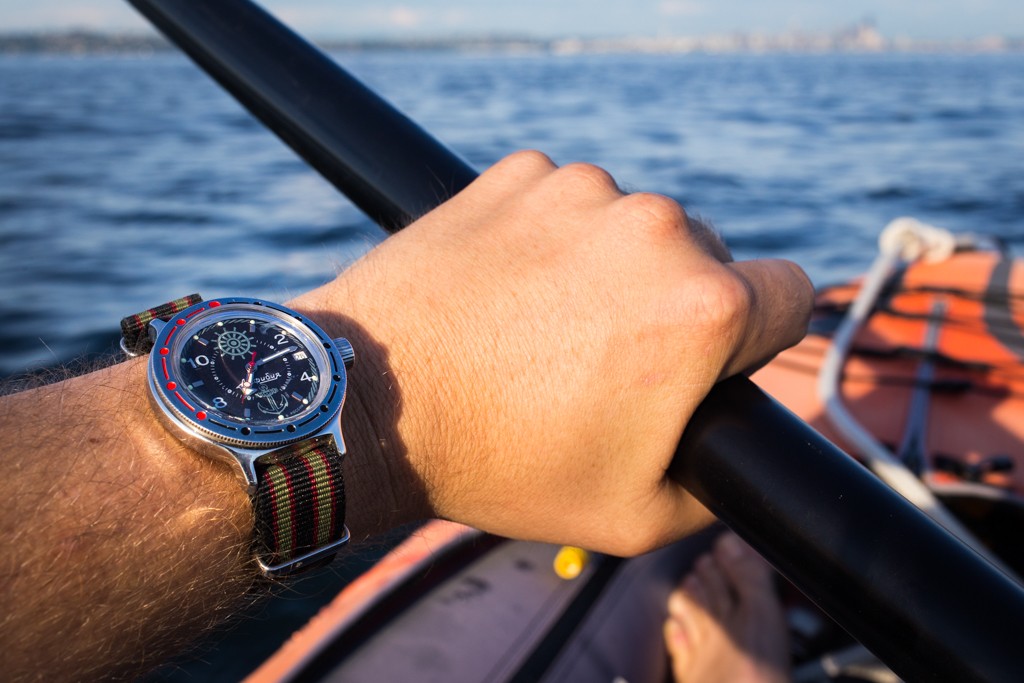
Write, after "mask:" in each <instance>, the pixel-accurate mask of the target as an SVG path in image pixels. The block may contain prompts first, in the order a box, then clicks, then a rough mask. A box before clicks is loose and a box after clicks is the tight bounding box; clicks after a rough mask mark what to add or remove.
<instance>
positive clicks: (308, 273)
mask: <svg viewBox="0 0 1024 683" xmlns="http://www.w3.org/2000/svg"><path fill="white" fill-rule="evenodd" d="M338 58H339V60H340V61H342V62H343V63H344V64H345V65H346V66H347V67H349V68H350V69H351V70H352V71H353V72H355V73H356V74H357V75H359V76H361V77H363V78H364V79H365V80H366V81H367V82H369V83H370V84H371V85H372V86H373V87H374V88H376V89H377V90H378V91H379V92H381V93H382V94H384V95H385V96H386V97H388V98H389V99H391V100H392V101H393V102H395V103H396V104H397V105H398V106H399V107H400V108H402V109H403V110H405V111H406V112H407V113H408V114H409V115H411V116H412V117H413V118H414V119H416V120H418V121H419V122H420V123H421V124H422V125H424V126H425V127H426V128H427V129H428V130H430V131H432V132H433V133H434V134H435V135H437V136H438V137H440V138H441V139H442V140H444V141H445V142H447V143H448V144H449V145H451V146H452V147H453V148H455V149H456V150H457V151H458V152H460V153H461V154H462V155H463V156H465V157H466V158H467V159H469V160H470V161H471V162H472V163H473V164H475V165H476V166H477V167H479V168H484V167H486V166H487V165H488V164H490V163H493V162H494V161H495V160H496V159H498V158H500V157H501V156H502V155H504V154H507V153H508V152H511V151H513V150H515V149H519V148H523V147H535V148H539V149H542V150H545V151H547V152H548V153H549V154H550V155H551V156H552V157H553V158H554V159H555V160H556V161H558V162H560V163H564V162H569V161H576V160H586V161H592V162H596V163H599V164H601V165H604V166H605V167H607V168H608V169H609V170H610V171H611V172H612V173H613V174H614V175H615V176H616V177H617V178H618V179H619V180H620V182H621V183H622V184H624V185H625V186H627V187H629V188H635V189H644V190H654V191H658V192H662V193H665V194H669V195H671V196H673V197H675V198H677V199H678V200H680V201H681V202H683V203H684V204H685V205H686V206H687V207H688V209H689V210H690V211H692V212H697V213H700V214H702V215H704V216H707V217H709V218H711V219H712V220H713V221H714V222H715V223H716V224H717V225H718V227H719V228H720V229H721V230H722V231H723V232H724V233H725V234H726V237H727V239H728V241H729V243H730V244H731V245H732V247H733V249H734V251H735V252H736V254H737V256H738V257H740V258H751V257H762V256H778V255H781V256H786V257H789V258H793V259H796V260H797V261H799V262H800V263H801V264H802V265H804V267H805V268H807V270H808V271H809V272H810V273H811V275H812V277H813V278H814V279H815V281H816V282H819V283H822V282H826V281H831V280H835V279H838V278H842V277H847V276H850V275H853V274H856V273H858V272H860V271H862V270H863V269H864V268H865V267H866V266H867V264H868V263H869V261H870V259H871V258H872V255H873V249H874V243H875V238H876V236H877V233H878V231H879V230H880V229H881V227H882V226H883V225H884V224H885V223H886V222H887V221H889V220H890V219H892V218H894V217H896V216H899V215H905V214H910V215H915V216H918V217H920V218H922V219H925V220H928V221H931V222H934V223H936V224H940V225H944V226H947V227H951V228H955V229H965V230H974V231H987V232H994V233H996V234H999V235H1002V236H1004V237H1007V238H1008V239H1009V240H1010V241H1011V242H1015V243H1018V244H1019V243H1020V242H1021V239H1022V238H1021V235H1022V225H1024V222H1022V220H1021V218H1022V215H1024V173H1022V169H1021V166H1022V160H1024V56H1022V55H1006V56H964V55H958V56H935V55H881V56H864V55H843V56H761V57H753V56H575V57H557V58H556V57H538V56H501V57H494V56H486V57H482V56H469V55H443V54H412V53H382V54H372V55H365V54H364V55H338ZM379 238H380V234H379V232H378V231H377V230H376V228H375V227H374V226H373V225H372V224H370V223H369V221H367V220H366V219H365V218H364V217H363V216H362V214H360V213H359V212H358V211H357V210H356V209H355V208H353V207H352V206H351V205H350V204H349V203H347V201H346V200H345V199H344V198H342V197H340V196H338V195H337V194H336V193H335V191H334V190H333V188H332V187H330V186H329V185H327V184H326V183H325V182H323V181H322V180H320V179H319V178H318V177H317V176H316V175H315V174H314V173H313V172H312V171H310V170H308V169H307V168H306V167H305V165H304V164H303V163H302V162H301V161H299V160H298V159H297V158H295V157H294V156H293V154H292V153H291V152H290V151H289V150H288V149H287V148H285V147H284V146H283V145H282V144H281V143H279V142H278V141H277V140H276V139H275V138H274V137H273V136H271V135H270V134H269V133H267V132H266V131H265V130H264V129H263V128H262V127H261V126H260V125H259V124H258V123H256V122H255V121H254V120H253V119H251V118H250V117H249V116H248V114H246V113H245V112H244V111H242V110H241V109H240V108H239V107H238V106H237V105H236V104H235V103H234V102H233V101H232V100H230V99H229V98H228V97H227V96H226V95H224V94H223V93H221V91H220V90H219V89H218V88H217V87H216V86H215V85H213V84H212V83H211V82H209V81H208V80H207V78H206V77H205V76H204V75H202V74H201V73H199V72H198V71H197V70H196V69H195V68H194V67H193V66H192V65H191V63H189V62H188V61H186V60H185V59H184V58H182V57H178V56H174V55H164V56H156V57H149V58H129V57H86V58H71V57H10V56H7V57H0V320H2V323H0V375H4V374H11V373H15V372H19V371H21V370H24V369H26V368H29V367H32V366H40V365H52V364H54V363H55V362H58V361H59V362H65V361H68V360H70V359H73V358H75V357H76V356H80V355H83V354H90V353H102V352H104V351H106V350H107V349H108V348H110V345H111V343H112V340H114V339H115V338H116V332H115V331H116V329H117V324H118V321H119V320H120V318H121V317H122V316H123V315H125V314H127V313H131V312H135V311H137V310H141V309H143V308H147V307H149V306H150V305H152V304H154V303H157V302H161V301H164V300H167V299H169V298H173V297H174V296H177V295H179V294H183V293H187V292H191V291H199V292H202V293H204V294H206V295H211V296H212V295H221V296H225V295H231V294H240V293H244V294H253V295H261V296H267V297H272V298H277V299H285V298H287V297H289V296H290V295H292V294H294V293H297V292H301V291H303V290H306V289H308V288H310V287H313V286H315V285H317V284H318V283H320V282H323V281H325V280H326V279H328V278H330V277H331V276H332V275H333V273H335V272H336V271H337V269H338V268H340V267H343V265H344V264H345V263H347V262H349V261H350V260H351V259H352V258H354V257H355V256H356V255H358V254H359V253H361V252H362V251H363V250H364V249H366V248H367V247H368V246H370V245H372V244H373V243H374V241H376V240H377V239H379ZM442 266H443V264H442Z"/></svg>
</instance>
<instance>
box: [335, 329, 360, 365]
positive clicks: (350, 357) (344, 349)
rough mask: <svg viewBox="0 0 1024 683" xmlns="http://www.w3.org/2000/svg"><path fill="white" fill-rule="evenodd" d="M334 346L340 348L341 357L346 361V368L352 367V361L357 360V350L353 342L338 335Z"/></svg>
mask: <svg viewBox="0 0 1024 683" xmlns="http://www.w3.org/2000/svg"><path fill="white" fill-rule="evenodd" d="M334 346H335V347H336V348H337V349H338V353H340V354H341V359H342V360H343V361H344V362H345V369H346V370H348V369H349V368H351V367H352V363H354V362H355V360H356V351H355V349H353V348H352V343H351V342H349V340H348V339H345V338H344V337H338V338H337V339H335V340H334Z"/></svg>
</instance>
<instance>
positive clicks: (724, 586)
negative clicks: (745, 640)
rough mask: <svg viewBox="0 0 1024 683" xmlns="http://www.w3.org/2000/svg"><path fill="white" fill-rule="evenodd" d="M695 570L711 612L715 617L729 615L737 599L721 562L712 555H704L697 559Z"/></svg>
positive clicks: (720, 617)
mask: <svg viewBox="0 0 1024 683" xmlns="http://www.w3.org/2000/svg"><path fill="white" fill-rule="evenodd" d="M695 571H696V573H697V576H698V577H699V578H700V583H701V586H702V587H703V588H704V594H705V597H706V604H707V609H708V612H709V614H710V615H711V616H712V618H714V619H723V618H725V617H726V616H728V615H729V614H730V613H731V612H732V609H733V606H734V604H733V603H734V602H735V601H734V599H733V596H732V592H731V591H730V590H729V584H728V583H726V576H725V575H724V574H723V573H722V568H721V567H720V566H719V563H718V562H717V561H716V560H715V559H714V557H712V556H711V555H704V556H702V557H701V558H700V559H699V560H697V566H696V568H695Z"/></svg>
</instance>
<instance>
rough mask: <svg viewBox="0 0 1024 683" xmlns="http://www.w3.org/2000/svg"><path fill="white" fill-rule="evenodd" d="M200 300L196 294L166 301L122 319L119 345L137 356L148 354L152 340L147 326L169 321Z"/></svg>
mask: <svg viewBox="0 0 1024 683" xmlns="http://www.w3.org/2000/svg"><path fill="white" fill-rule="evenodd" d="M202 300H203V297H201V296H199V295H198V294H189V295H188V296H183V297H181V298H180V299H175V300H174V301H168V302H167V303H165V304H162V305H160V306H157V307H156V308H149V309H146V310H145V311H142V312H141V313H136V314H135V315H129V316H128V317H126V318H122V319H121V340H122V342H121V343H122V344H123V346H124V349H125V350H126V351H129V352H131V353H134V354H137V355H138V354H143V353H149V351H150V349H152V348H153V340H152V339H150V338H149V324H150V323H151V322H153V321H154V320H169V319H170V318H171V316H174V315H177V314H178V313H181V312H182V311H184V310H185V309H186V308H188V307H189V306H193V305H195V304H197V303H199V302H200V301H202Z"/></svg>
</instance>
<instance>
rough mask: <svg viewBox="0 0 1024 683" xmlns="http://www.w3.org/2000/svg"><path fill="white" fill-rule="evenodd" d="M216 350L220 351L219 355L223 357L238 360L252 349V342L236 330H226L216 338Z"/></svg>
mask: <svg viewBox="0 0 1024 683" xmlns="http://www.w3.org/2000/svg"><path fill="white" fill-rule="evenodd" d="M217 348H218V349H220V351H221V353H223V354H224V355H225V356H230V357H232V358H238V357H239V356H244V355H245V354H247V353H249V350H250V349H251V348H252V342H251V341H250V340H249V337H248V336H247V335H246V334H245V333H243V332H239V331H238V330H227V331H225V332H222V333H221V334H220V336H218V337H217Z"/></svg>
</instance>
